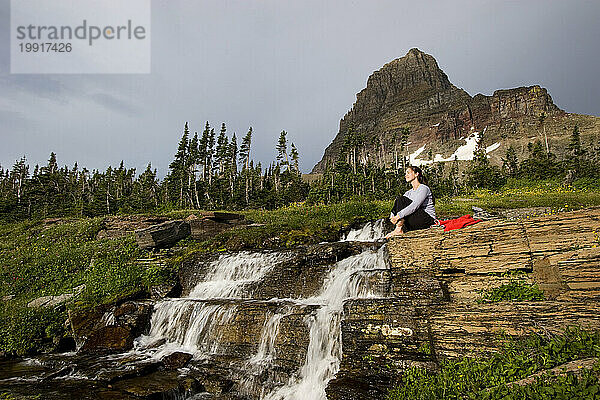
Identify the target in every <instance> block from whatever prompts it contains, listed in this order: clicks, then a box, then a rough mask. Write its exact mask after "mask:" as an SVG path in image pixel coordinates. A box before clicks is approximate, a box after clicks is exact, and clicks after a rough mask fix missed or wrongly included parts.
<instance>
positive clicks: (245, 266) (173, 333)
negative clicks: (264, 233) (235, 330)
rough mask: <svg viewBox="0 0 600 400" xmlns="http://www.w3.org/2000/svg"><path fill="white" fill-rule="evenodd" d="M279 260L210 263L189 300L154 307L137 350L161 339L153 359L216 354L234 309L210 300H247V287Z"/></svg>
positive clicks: (237, 258)
mask: <svg viewBox="0 0 600 400" xmlns="http://www.w3.org/2000/svg"><path fill="white" fill-rule="evenodd" d="M283 259H284V255H283V254H282V253H250V252H240V253H238V254H235V255H222V256H221V257H220V258H219V259H218V260H216V261H214V262H212V263H211V265H210V266H209V270H208V273H207V276H206V278H205V280H204V281H202V282H200V283H198V284H197V285H196V286H195V287H194V288H193V289H192V290H191V292H190V294H189V296H187V297H184V298H181V299H169V300H164V301H161V302H160V303H158V304H156V306H155V309H154V312H153V313H152V319H151V321H150V333H149V334H148V336H142V337H141V338H139V340H138V342H137V345H138V347H144V346H145V345H148V344H150V343H152V342H156V341H157V340H159V339H161V338H164V339H166V340H167V344H166V345H164V346H162V347H161V348H160V350H159V351H158V352H157V353H156V354H155V355H154V356H155V357H162V356H163V355H165V354H168V353H171V352H173V351H176V350H183V351H189V352H192V353H194V356H195V357H197V358H200V357H205V356H208V355H211V354H216V353H218V351H219V344H220V341H221V332H222V329H220V328H221V327H223V326H224V325H226V324H228V323H229V322H230V321H231V319H232V318H233V317H234V316H235V313H236V306H235V304H234V303H232V302H217V303H216V304H215V301H214V300H221V299H239V298H242V299H243V298H251V293H248V290H247V289H248V287H249V286H250V285H251V284H252V283H255V282H258V281H260V280H261V279H262V278H263V277H264V275H265V274H266V273H268V271H270V270H271V269H272V268H273V267H274V266H275V265H277V263H279V262H281V261H282V260H283ZM210 301H212V302H210Z"/></svg>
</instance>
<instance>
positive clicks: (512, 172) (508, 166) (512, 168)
mask: <svg viewBox="0 0 600 400" xmlns="http://www.w3.org/2000/svg"><path fill="white" fill-rule="evenodd" d="M502 169H503V170H504V173H505V175H507V176H509V177H511V178H516V177H517V174H518V173H519V159H518V158H517V150H515V148H514V147H513V146H512V145H510V146H508V149H506V154H505V155H504V157H503V158H502Z"/></svg>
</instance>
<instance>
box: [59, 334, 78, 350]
mask: <svg viewBox="0 0 600 400" xmlns="http://www.w3.org/2000/svg"><path fill="white" fill-rule="evenodd" d="M54 345H55V346H56V348H55V349H54V351H55V352H57V353H66V352H68V351H74V350H76V349H77V344H76V343H75V339H73V338H72V337H70V336H66V337H61V338H55V340H54Z"/></svg>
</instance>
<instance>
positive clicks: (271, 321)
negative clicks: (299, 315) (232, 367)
mask: <svg viewBox="0 0 600 400" xmlns="http://www.w3.org/2000/svg"><path fill="white" fill-rule="evenodd" d="M291 312H292V309H291V308H290V307H287V308H286V309H285V310H284V311H283V312H278V313H274V314H269V313H268V314H267V315H266V317H265V324H264V326H263V330H262V334H261V337H260V344H259V345H258V351H257V352H256V354H255V355H254V356H252V357H250V360H249V361H248V363H249V365H250V366H253V367H258V368H255V369H258V370H262V369H264V367H265V366H266V365H268V364H269V363H270V362H271V361H273V359H274V358H275V355H276V354H275V339H277V335H278V334H279V324H280V322H281V319H282V318H283V317H286V316H288V315H290V313H291Z"/></svg>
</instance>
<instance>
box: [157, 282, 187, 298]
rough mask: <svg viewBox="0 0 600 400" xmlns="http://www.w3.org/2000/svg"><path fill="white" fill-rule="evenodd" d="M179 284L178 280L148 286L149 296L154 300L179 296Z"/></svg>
mask: <svg viewBox="0 0 600 400" xmlns="http://www.w3.org/2000/svg"><path fill="white" fill-rule="evenodd" d="M181 290H182V287H181V284H180V283H179V281H173V282H169V283H165V284H162V285H154V286H151V287H150V297H152V299H154V300H160V299H164V298H165V297H179V296H181Z"/></svg>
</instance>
